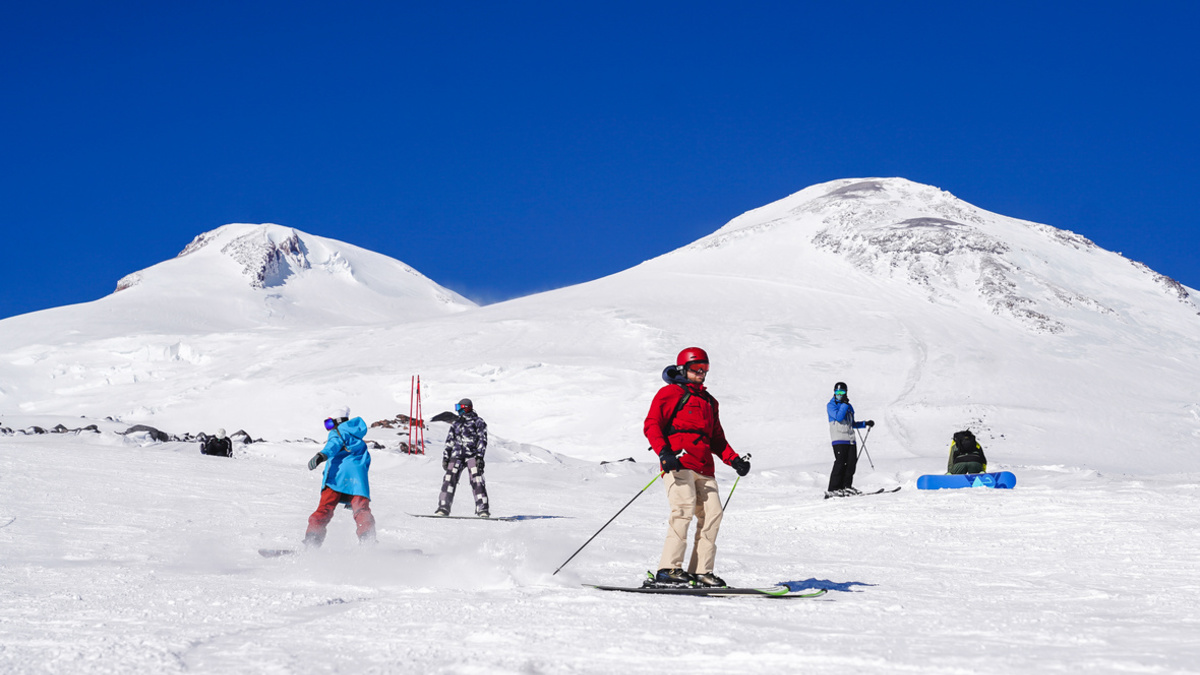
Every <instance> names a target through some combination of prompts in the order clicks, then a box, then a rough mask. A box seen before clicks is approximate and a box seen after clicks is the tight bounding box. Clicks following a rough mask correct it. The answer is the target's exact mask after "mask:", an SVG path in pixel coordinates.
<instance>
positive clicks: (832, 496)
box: [825, 485, 902, 499]
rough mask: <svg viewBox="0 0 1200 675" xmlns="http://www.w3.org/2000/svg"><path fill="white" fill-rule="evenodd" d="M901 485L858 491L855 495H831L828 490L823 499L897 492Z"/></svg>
mask: <svg viewBox="0 0 1200 675" xmlns="http://www.w3.org/2000/svg"><path fill="white" fill-rule="evenodd" d="M901 487H902V486H899V485H898V486H896V487H894V488H892V489H891V490H889V489H887V488H879V489H878V490H876V491H874V492H860V493H858V494H856V495H833V494H829V493H828V492H826V493H825V499H834V498H840V497H869V496H871V495H881V494H883V493H885V492H886V493H888V494H891V493H893V492H899V491H900V488H901Z"/></svg>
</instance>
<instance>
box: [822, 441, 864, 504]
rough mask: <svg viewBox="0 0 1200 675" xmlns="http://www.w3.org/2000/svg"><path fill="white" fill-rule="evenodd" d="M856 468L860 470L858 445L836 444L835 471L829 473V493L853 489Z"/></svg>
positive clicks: (834, 451)
mask: <svg viewBox="0 0 1200 675" xmlns="http://www.w3.org/2000/svg"><path fill="white" fill-rule="evenodd" d="M856 468H858V444H857V443H835V444H834V446H833V470H832V471H830V472H829V491H830V492H833V491H834V490H844V489H846V488H848V487H853V486H854V470H855V469H856Z"/></svg>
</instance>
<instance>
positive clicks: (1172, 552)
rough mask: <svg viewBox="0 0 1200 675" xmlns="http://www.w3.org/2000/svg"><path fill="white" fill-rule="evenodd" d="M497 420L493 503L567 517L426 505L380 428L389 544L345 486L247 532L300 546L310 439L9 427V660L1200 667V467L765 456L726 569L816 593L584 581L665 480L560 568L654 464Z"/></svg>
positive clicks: (13, 667)
mask: <svg viewBox="0 0 1200 675" xmlns="http://www.w3.org/2000/svg"><path fill="white" fill-rule="evenodd" d="M434 426H435V428H438V429H437V430H438V431H440V432H442V433H444V429H445V425H434ZM434 435H437V436H439V437H440V436H441V433H439V434H434ZM500 445H501V447H500V452H498V453H497V457H496V459H497V460H500V461H495V462H489V464H488V480H489V491H490V493H491V498H492V504H493V513H495V514H498V515H511V514H529V515H560V516H567V517H566V518H561V519H553V520H532V521H525V522H519V523H505V522H490V523H482V522H473V521H469V520H452V521H446V520H433V519H422V518H411V517H409V516H407V515H405V514H406V513H427V512H430V511H432V509H433V508H434V507H435V505H436V500H437V491H438V487H439V485H440V479H441V476H440V474H441V468H440V466H438V464H437V461H436V460H437V456H438V455H439V453H440V448H439V447H437V446H436V444H435V445H434V447H432V448H431V451H433V454H432V455H431V456H427V457H424V458H421V457H409V456H399V455H395V454H392V453H388V452H384V451H376V452H375V453H374V456H375V462H374V464H373V467H372V472H371V473H372V476H371V481H372V492H373V493H374V497H375V498H374V500H373V501H372V508H373V510H374V513H375V516H376V518H377V521H378V526H379V528H380V541H379V544H378V546H377V548H375V549H359V548H358V547H357V545H356V544H355V543H354V535H353V523H352V521H351V519H350V516H349V513H348V512H346V511H342V510H339V511H338V513H337V514H335V516H334V520H333V522H332V523H331V524H330V534H329V539H328V540H327V542H326V545H325V546H324V547H323V548H322V549H321V550H320V551H319V552H316V553H313V554H311V555H305V556H302V557H299V558H291V559H287V558H284V559H274V560H267V559H263V558H261V557H259V555H258V554H257V553H256V549H257V548H260V547H278V546H294V545H295V544H296V541H297V539H298V538H299V537H300V536H301V534H302V532H303V528H304V523H305V520H306V518H307V516H308V514H309V513H310V512H311V510H312V509H313V508H314V506H315V504H316V499H317V492H318V489H319V481H320V479H319V475H320V474H319V472H313V473H310V472H308V471H307V470H305V468H304V462H305V460H306V459H307V457H308V456H309V455H310V454H311V452H312V451H313V450H314V449H315V446H312V445H311V444H274V443H269V444H255V445H253V446H249V447H248V448H247V449H245V450H244V451H242V454H240V455H239V457H238V458H236V459H234V460H227V459H224V458H214V457H204V456H201V455H200V454H199V453H198V452H197V451H196V447H195V445H193V444H187V445H183V444H155V445H148V446H141V445H139V444H137V443H127V442H122V441H119V440H117V439H116V437H114V436H112V435H111V434H107V433H106V434H101V435H84V436H79V437H59V436H55V437H51V438H47V437H36V438H35V437H15V438H8V439H0V487H2V488H3V492H2V494H3V495H4V496H3V498H0V551H2V552H3V555H2V556H0V589H3V590H0V672H5V673H122V674H131V673H156V674H158V673H182V672H188V673H263V672H280V673H333V672H345V673H485V672H486V673H605V674H608V673H611V674H613V675H617V674H623V673H731V672H738V673H784V672H805V673H821V674H823V673H833V674H840V673H846V672H879V673H911V672H920V673H933V674H938V675H940V674H945V675H950V674H959V673H1014V674H1022V675H1023V674H1027V673H1031V672H1037V673H1045V672H1052V673H1066V672H1088V673H1093V672H1094V673H1115V672H1148V673H1188V672H1192V673H1194V672H1197V669H1196V662H1197V659H1198V658H1200V647H1198V646H1197V644H1198V643H1197V642H1196V640H1195V639H1194V636H1195V634H1196V631H1197V628H1200V601H1198V600H1197V597H1198V591H1200V572H1198V571H1197V568H1196V564H1195V560H1196V559H1197V556H1198V555H1200V524H1198V523H1197V521H1196V519H1195V518H1194V514H1195V512H1196V510H1197V509H1198V508H1200V475H1197V474H1195V473H1191V474H1177V475H1173V476H1161V477H1136V478H1135V477H1129V476H1120V475H1107V474H1098V473H1097V472H1095V471H1087V470H1080V469H1063V468H1061V467H1059V468H1054V467H1041V468H1025V469H1023V470H1021V471H1020V472H1019V474H1020V479H1019V480H1020V481H1021V482H1020V483H1019V484H1018V487H1017V489H1015V490H1011V491H999V490H992V491H981V490H976V491H971V492H967V491H942V492H938V493H928V492H921V491H916V490H914V489H913V488H912V486H911V482H909V483H908V484H907V486H906V488H905V489H904V490H902V491H901V492H899V493H896V494H894V495H881V496H877V497H862V498H857V499H846V500H833V501H825V500H822V499H821V497H820V490H821V486H819V485H814V484H813V483H814V478H816V477H815V476H813V475H811V474H807V473H803V472H800V473H797V472H794V471H755V472H752V473H751V474H750V475H749V476H748V477H747V478H745V479H743V480H742V481H741V482H740V484H739V486H738V488H737V490H736V492H734V493H733V495H732V497H731V499H730V503H729V509H728V511H727V512H726V515H725V518H724V522H723V526H722V531H721V539H720V544H721V550H720V552H719V554H718V558H717V564H718V572H719V573H721V574H722V575H723V576H724V577H725V578H726V579H727V580H729V581H730V582H732V583H736V584H766V583H776V582H793V583H794V584H795V585H796V586H797V587H806V588H826V589H828V590H829V593H828V594H827V595H826V596H825V597H823V598H820V599H817V600H762V599H732V600H730V599H708V600H705V599H695V598H661V597H646V596H638V595H624V594H620V595H618V594H612V593H603V592H600V591H594V590H588V589H585V588H582V587H581V586H580V584H582V583H585V582H593V583H595V582H601V583H611V584H636V583H637V582H638V577H639V576H640V575H642V574H644V570H646V569H647V568H649V567H652V566H653V565H654V564H655V562H656V561H657V557H658V551H659V550H660V548H661V546H662V537H663V534H664V530H665V526H664V518H665V514H666V510H667V507H666V497H665V495H664V492H663V490H662V487H661V485H654V486H653V487H652V488H651V489H650V490H648V491H647V492H646V493H645V495H643V496H642V497H640V498H639V499H638V500H637V501H635V502H634V503H633V504H632V505H631V506H630V507H629V508H628V509H627V510H626V511H625V512H624V513H623V514H622V515H621V516H620V518H618V519H617V520H616V521H615V522H614V523H613V524H612V525H611V526H609V528H608V529H607V530H606V531H605V532H603V533H602V534H601V535H600V536H599V537H598V538H597V539H596V540H595V541H594V542H593V543H592V544H591V545H590V546H589V547H588V548H586V549H584V551H583V552H582V553H580V554H579V556H577V557H576V558H575V559H574V560H573V561H571V563H570V565H568V566H567V567H566V568H564V569H563V571H562V572H561V573H559V574H558V575H552V574H551V572H552V571H553V570H554V569H555V568H557V567H558V566H559V565H560V564H561V563H562V562H563V561H564V560H566V559H567V557H568V556H569V555H570V554H571V553H572V552H574V551H575V550H576V549H577V548H578V547H579V546H580V545H581V544H583V542H584V541H585V540H586V539H587V538H588V537H589V536H591V534H592V533H594V532H595V531H596V530H597V529H598V528H599V527H600V526H601V525H603V524H604V521H605V520H607V519H608V518H609V517H610V516H611V515H612V514H613V513H615V512H616V511H617V509H619V508H620V507H621V506H622V505H624V504H625V503H626V502H627V501H628V500H629V499H630V498H631V497H633V495H634V494H636V493H637V492H638V490H640V489H642V488H643V487H644V486H646V484H647V483H648V482H649V481H650V479H651V478H652V476H653V473H652V472H653V469H652V468H651V467H650V466H649V465H647V464H644V463H643V464H630V463H627V462H625V463H620V464H607V465H603V466H600V465H596V464H591V463H583V462H576V463H570V462H567V463H557V462H537V461H517V460H518V459H519V458H518V456H517V455H516V454H513V453H508V452H504V448H505V447H506V446H505V445H504V444H503V443H501V444H500ZM501 457H503V459H502V460H501ZM864 473H865V474H866V475H864V476H863V479H864V480H862V481H860V484H866V483H870V482H871V481H874V480H879V477H878V476H877V475H875V474H870V473H869V472H864ZM720 475H721V478H722V495H723V496H728V490H729V486H730V482H729V481H728V480H727V479H726V475H727V474H724V473H722V474H720ZM464 489H465V488H464ZM459 499H460V503H459V504H458V505H456V509H455V513H456V514H457V513H460V512H465V513H469V508H470V507H469V505H468V504H464V503H461V502H462V501H463V500H466V502H469V501H470V497H469V494H463V495H460V498H459Z"/></svg>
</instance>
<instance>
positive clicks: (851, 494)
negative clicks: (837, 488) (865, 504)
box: [843, 487, 862, 497]
mask: <svg viewBox="0 0 1200 675" xmlns="http://www.w3.org/2000/svg"><path fill="white" fill-rule="evenodd" d="M843 492H845V493H846V494H845V495H844V496H846V497H854V496H857V495H861V494H862V493H861V492H859V491H858V488H852V487H848V488H846V489H845V490H843Z"/></svg>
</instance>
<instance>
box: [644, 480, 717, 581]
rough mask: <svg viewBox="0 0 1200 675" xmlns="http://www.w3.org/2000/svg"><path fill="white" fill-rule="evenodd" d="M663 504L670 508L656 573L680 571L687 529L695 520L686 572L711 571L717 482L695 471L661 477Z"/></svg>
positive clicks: (714, 554) (714, 556) (714, 543)
mask: <svg viewBox="0 0 1200 675" xmlns="http://www.w3.org/2000/svg"><path fill="white" fill-rule="evenodd" d="M664 482H666V484H667V502H668V503H669V504H670V506H671V515H670V519H669V521H668V529H667V541H666V543H664V544H663V551H662V558H661V559H660V560H659V562H658V568H659V569H674V568H677V567H679V568H682V567H683V554H684V552H685V551H686V550H687V533H688V526H690V525H691V523H692V518H693V517H695V518H696V536H695V539H694V541H693V542H692V558H691V561H690V562H689V563H688V565H687V567H686V569H687V571H688V572H691V573H692V574H707V573H709V572H712V571H713V561H714V560H715V559H716V557H717V531H718V530H720V529H721V515H722V513H721V496H720V495H719V494H717V479H716V478H709V477H708V476H703V475H700V474H698V473H696V472H695V471H690V470H688V469H681V470H679V471H672V472H670V473H668V474H667V475H666V476H665V477H664Z"/></svg>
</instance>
